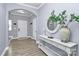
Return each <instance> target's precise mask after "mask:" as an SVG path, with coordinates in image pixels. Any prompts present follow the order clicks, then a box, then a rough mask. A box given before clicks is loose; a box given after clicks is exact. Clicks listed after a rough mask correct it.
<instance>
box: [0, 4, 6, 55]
mask: <svg viewBox="0 0 79 59" xmlns="http://www.w3.org/2000/svg"><path fill="white" fill-rule="evenodd" d="M5 16H6V15H5V6H4V4H0V55H1V54H2V52H3V51H4V49H5V46H6V19H5V18H6V17H5Z"/></svg>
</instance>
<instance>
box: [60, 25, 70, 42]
mask: <svg viewBox="0 0 79 59" xmlns="http://www.w3.org/2000/svg"><path fill="white" fill-rule="evenodd" d="M59 33H60V40H61V41H62V42H69V41H70V39H69V38H70V30H69V28H67V27H62V28H61V29H60V30H59Z"/></svg>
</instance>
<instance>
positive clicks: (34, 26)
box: [33, 18, 36, 40]
mask: <svg viewBox="0 0 79 59" xmlns="http://www.w3.org/2000/svg"><path fill="white" fill-rule="evenodd" d="M33 38H34V39H35V40H36V18H35V19H33Z"/></svg>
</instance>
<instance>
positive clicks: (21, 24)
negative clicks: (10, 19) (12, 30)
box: [18, 20, 27, 37]
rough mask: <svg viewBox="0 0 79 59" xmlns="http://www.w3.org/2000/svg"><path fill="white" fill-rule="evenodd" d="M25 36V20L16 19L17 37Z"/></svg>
mask: <svg viewBox="0 0 79 59" xmlns="http://www.w3.org/2000/svg"><path fill="white" fill-rule="evenodd" d="M26 36H27V21H25V20H18V37H26Z"/></svg>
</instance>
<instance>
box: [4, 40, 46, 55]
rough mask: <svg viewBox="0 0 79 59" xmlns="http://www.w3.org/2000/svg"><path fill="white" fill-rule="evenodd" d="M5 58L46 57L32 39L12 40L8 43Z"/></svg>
mask: <svg viewBox="0 0 79 59" xmlns="http://www.w3.org/2000/svg"><path fill="white" fill-rule="evenodd" d="M5 55H6V56H7V55H8V56H46V54H45V53H44V52H42V51H41V50H40V49H39V48H38V47H37V44H36V42H35V40H33V39H23V40H22V39H21V40H18V39H14V40H12V41H11V43H10V47H9V50H8V51H7V53H6V54H5Z"/></svg>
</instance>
